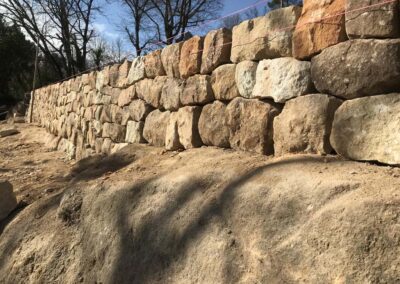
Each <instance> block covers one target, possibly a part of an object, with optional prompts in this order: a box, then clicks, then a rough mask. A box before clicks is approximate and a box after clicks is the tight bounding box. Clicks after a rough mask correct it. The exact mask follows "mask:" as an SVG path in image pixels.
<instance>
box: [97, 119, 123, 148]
mask: <svg viewBox="0 0 400 284" xmlns="http://www.w3.org/2000/svg"><path fill="white" fill-rule="evenodd" d="M102 137H103V138H110V139H111V140H112V141H113V142H117V143H122V142H124V141H125V127H124V126H122V125H119V124H117V123H108V122H106V123H104V124H103V132H102Z"/></svg>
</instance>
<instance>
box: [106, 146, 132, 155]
mask: <svg viewBox="0 0 400 284" xmlns="http://www.w3.org/2000/svg"><path fill="white" fill-rule="evenodd" d="M128 145H129V143H116V144H114V145H112V146H111V151H110V154H111V155H112V154H115V153H117V152H119V151H121V150H122V149H123V148H125V147H126V146H128Z"/></svg>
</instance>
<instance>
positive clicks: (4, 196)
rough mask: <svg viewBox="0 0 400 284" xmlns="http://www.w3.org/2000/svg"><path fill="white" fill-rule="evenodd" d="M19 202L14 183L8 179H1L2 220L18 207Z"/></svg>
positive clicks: (0, 212) (0, 206)
mask: <svg viewBox="0 0 400 284" xmlns="http://www.w3.org/2000/svg"><path fill="white" fill-rule="evenodd" d="M17 204H18V203H17V198H16V197H15V194H14V191H13V186H12V184H11V183H10V182H8V181H6V180H0V222H1V221H3V220H4V219H5V218H6V217H7V216H8V215H9V214H10V213H11V212H12V211H13V210H14V209H15V208H16V207H17Z"/></svg>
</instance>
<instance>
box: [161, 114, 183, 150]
mask: <svg viewBox="0 0 400 284" xmlns="http://www.w3.org/2000/svg"><path fill="white" fill-rule="evenodd" d="M178 117H179V114H178V112H171V115H170V117H169V121H168V125H167V129H166V134H165V135H166V136H165V149H167V150H168V151H176V150H179V149H183V146H182V144H181V143H180V141H179V133H178Z"/></svg>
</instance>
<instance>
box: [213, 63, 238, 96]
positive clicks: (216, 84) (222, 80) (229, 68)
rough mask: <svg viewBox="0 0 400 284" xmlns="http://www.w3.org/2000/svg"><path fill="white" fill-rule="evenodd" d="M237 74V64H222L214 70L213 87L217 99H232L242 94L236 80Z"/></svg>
mask: <svg viewBox="0 0 400 284" xmlns="http://www.w3.org/2000/svg"><path fill="white" fill-rule="evenodd" d="M235 74H236V65H235V64H225V65H222V66H220V67H218V68H217V69H215V70H214V71H213V72H212V75H211V88H212V90H213V93H214V97H215V99H217V100H220V101H230V100H232V99H234V98H236V97H238V96H240V94H239V90H238V88H237V86H236V82H235Z"/></svg>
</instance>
